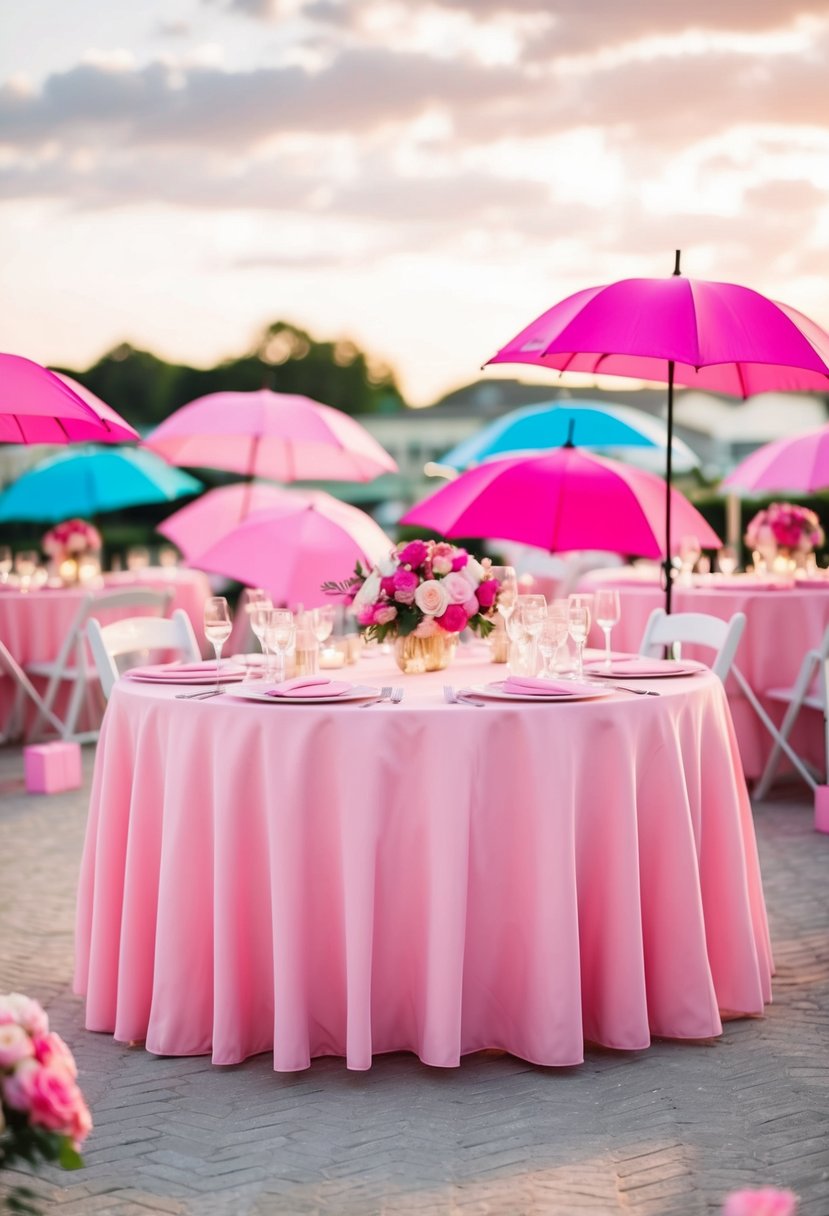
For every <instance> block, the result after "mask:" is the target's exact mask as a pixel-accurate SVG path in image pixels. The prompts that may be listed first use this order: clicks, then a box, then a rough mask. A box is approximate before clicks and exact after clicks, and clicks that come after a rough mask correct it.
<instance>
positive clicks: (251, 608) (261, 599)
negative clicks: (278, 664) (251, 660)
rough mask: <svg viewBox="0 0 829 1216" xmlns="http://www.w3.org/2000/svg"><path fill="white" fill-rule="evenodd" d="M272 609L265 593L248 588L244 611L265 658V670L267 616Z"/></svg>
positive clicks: (266, 657) (266, 658)
mask: <svg viewBox="0 0 829 1216" xmlns="http://www.w3.org/2000/svg"><path fill="white" fill-rule="evenodd" d="M271 608H273V604H272V602H271V598H270V596H269V595H268V593H267V591H263V589H262V588H261V587H248V592H247V602H246V603H245V611H246V612H247V613H248V615H249V617H250V627H251V629H252V630H253V634H254V637H255V638H256V640H257V642H258V643H259V648H260V650H261V651H262V654H263V655H264V656H265V669H266V670H267V666H268V643H267V639H266V630H267V625H268V617H267V614H268V613H269V612H270V610H271Z"/></svg>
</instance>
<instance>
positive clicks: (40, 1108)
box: [30, 1068, 83, 1134]
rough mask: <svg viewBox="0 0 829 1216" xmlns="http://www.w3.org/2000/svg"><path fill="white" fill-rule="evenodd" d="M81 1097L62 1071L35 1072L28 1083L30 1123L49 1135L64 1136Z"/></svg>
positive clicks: (70, 1079) (80, 1102) (44, 1070)
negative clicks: (35, 1124) (38, 1126)
mask: <svg viewBox="0 0 829 1216" xmlns="http://www.w3.org/2000/svg"><path fill="white" fill-rule="evenodd" d="M82 1105H83V1096H82V1094H81V1091H80V1090H79V1089H78V1087H77V1085H76V1084H75V1082H74V1080H73V1078H72V1077H70V1076H69V1074H68V1073H67V1072H65V1071H64V1070H63V1069H62V1068H39V1069H38V1070H37V1073H36V1075H35V1077H34V1078H33V1081H32V1105H31V1108H30V1109H31V1119H32V1123H37V1124H39V1125H40V1126H41V1127H48V1128H49V1130H50V1131H53V1132H66V1133H67V1134H68V1132H69V1128H70V1127H71V1125H72V1119H73V1117H74V1115H75V1112H76V1110H77V1109H78V1107H79V1106H82Z"/></svg>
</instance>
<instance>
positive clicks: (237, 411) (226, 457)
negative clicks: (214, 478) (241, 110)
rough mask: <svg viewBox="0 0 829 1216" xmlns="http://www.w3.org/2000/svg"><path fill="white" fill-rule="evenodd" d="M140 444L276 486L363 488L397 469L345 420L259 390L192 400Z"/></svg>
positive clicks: (326, 409)
mask: <svg viewBox="0 0 829 1216" xmlns="http://www.w3.org/2000/svg"><path fill="white" fill-rule="evenodd" d="M146 444H147V447H150V448H152V449H153V451H155V452H157V453H158V454H159V456H163V457H164V459H165V460H167V461H169V463H170V464H179V465H192V466H196V467H198V468H214V469H229V470H231V471H232V472H234V473H244V474H245V475H246V476H248V477H271V478H273V479H274V480H276V481H306V480H307V481H311V480H313V481H371V480H372V479H373V478H374V477H377V476H379V474H380V473H393V472H395V471H396V469H397V465H396V463H395V462H394V460H392V458H391V456H389V454H388V452H386V451H385V450H384V449H383V448H382V447H381V446H380V444H379V443H378V442H377V440H376V439H374V438H372V436H371V435H370V434H369V433H368V431H367V430H366V429H365V428H364V427H363V426H361V425H360V423H359V422H356V421H355V419H353V418H350V417H349V415H348V414H344V413H343V412H342V411H341V410H335V409H332V408H331V406H330V405H320V403H319V402H318V401H312V400H311V398H310V397H298V396H295V395H293V394H290V393H274V392H272V391H271V390H270V389H264V388H263V389H260V390H259V391H258V392H251V393H236V392H227V393H209V394H208V395H207V396H206V397H199V398H198V399H197V400H196V401H191V402H190V404H189V405H184V406H182V407H181V409H179V410H176V412H175V413H174V414H171V415H170V417H169V418H167V419H165V421H164V422H162V423H161V425H160V426H158V427H156V429H155V430H154V431H153V432H152V433H151V434H150V435H149V437H148V438H147V440H146Z"/></svg>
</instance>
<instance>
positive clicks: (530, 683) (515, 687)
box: [492, 676, 596, 697]
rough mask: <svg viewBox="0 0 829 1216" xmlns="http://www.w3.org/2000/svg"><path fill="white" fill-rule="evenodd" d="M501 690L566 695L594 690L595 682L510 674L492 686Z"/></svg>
mask: <svg viewBox="0 0 829 1216" xmlns="http://www.w3.org/2000/svg"><path fill="white" fill-rule="evenodd" d="M492 687H493V688H498V689H500V690H501V692H512V693H516V694H520V695H521V696H525V695H526V694H527V693H530V694H532V696H534V697H535V696H547V697H566V696H572V695H573V693H580V692H595V691H596V685H595V684H579V683H577V682H576V681H575V680H537V679H535V677H533V676H510V677H509V678H508V679H506V680H500V681H498V682H497V683H496V684H494V685H493V686H492Z"/></svg>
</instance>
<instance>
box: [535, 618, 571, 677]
mask: <svg viewBox="0 0 829 1216" xmlns="http://www.w3.org/2000/svg"><path fill="white" fill-rule="evenodd" d="M566 637H567V617H566V616H564V615H562V614H561V613H560V612H559V611H557V610H556V609H553V608H551V609H550V610H549V611H548V613H547V616H546V618H545V620H543V621H542V622H541V628H540V629H539V631H538V650H539V654H540V655H541V658H542V661H543V662H542V668H541V675H542V676H543V677H544V678H545V679H547V680H551V679H553V677H554V676H555V674H556V673H555V657H556V655H557V654H558V652H559V649H560V647H561V644H562V642H563V641H564V639H565V638H566Z"/></svg>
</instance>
